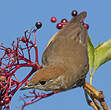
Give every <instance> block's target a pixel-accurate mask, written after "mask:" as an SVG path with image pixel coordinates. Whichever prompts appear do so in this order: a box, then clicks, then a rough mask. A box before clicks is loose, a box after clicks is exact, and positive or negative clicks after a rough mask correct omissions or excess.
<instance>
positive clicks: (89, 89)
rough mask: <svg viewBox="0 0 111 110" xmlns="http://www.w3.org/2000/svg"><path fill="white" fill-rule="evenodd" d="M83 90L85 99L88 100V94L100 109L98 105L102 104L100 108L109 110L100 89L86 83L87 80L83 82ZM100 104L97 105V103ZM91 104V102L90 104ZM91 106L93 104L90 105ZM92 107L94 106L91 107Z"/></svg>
mask: <svg viewBox="0 0 111 110" xmlns="http://www.w3.org/2000/svg"><path fill="white" fill-rule="evenodd" d="M83 88H84V91H85V96H86V100H88V95H89V96H90V98H91V99H92V101H93V104H94V105H95V106H96V107H97V108H98V109H99V110H102V109H101V107H100V105H101V106H102V108H103V109H104V110H109V107H108V105H107V104H106V102H105V100H104V94H103V92H102V91H98V90H96V89H95V88H94V87H93V86H92V85H90V84H88V83H87V82H85V84H84V86H83ZM98 102H99V103H100V105H99V103H98ZM90 105H91V104H90ZM92 107H93V106H92ZM93 108H94V107H93Z"/></svg>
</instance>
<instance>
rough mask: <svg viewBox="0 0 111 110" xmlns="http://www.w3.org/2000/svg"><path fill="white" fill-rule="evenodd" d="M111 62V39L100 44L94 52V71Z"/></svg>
mask: <svg viewBox="0 0 111 110" xmlns="http://www.w3.org/2000/svg"><path fill="white" fill-rule="evenodd" d="M109 60H111V39H110V40H108V41H106V42H104V43H103V44H99V45H98V46H97V47H96V48H95V52H94V65H93V66H94V70H97V69H98V68H99V67H100V66H101V65H102V64H104V63H105V62H107V61H109Z"/></svg>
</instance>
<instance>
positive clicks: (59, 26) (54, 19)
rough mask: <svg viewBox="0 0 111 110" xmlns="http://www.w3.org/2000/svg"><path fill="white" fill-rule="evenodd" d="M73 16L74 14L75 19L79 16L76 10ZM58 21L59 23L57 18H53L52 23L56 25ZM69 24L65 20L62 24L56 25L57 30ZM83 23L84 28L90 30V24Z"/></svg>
mask: <svg viewBox="0 0 111 110" xmlns="http://www.w3.org/2000/svg"><path fill="white" fill-rule="evenodd" d="M71 14H72V16H73V17H75V16H77V15H78V12H77V11H76V10H73V11H72V13H71ZM56 21H57V18H56V17H51V22H52V23H55V22H56ZM67 23H68V20H67V19H65V18H64V19H62V20H61V22H59V23H58V24H57V25H56V28H57V29H62V28H63V27H64V26H65V25H66V24H67ZM82 23H83V26H84V27H85V28H86V29H88V28H89V25H88V24H85V23H84V22H83V21H82Z"/></svg>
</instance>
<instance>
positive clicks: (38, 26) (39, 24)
mask: <svg viewBox="0 0 111 110" xmlns="http://www.w3.org/2000/svg"><path fill="white" fill-rule="evenodd" d="M35 26H36V28H37V29H40V28H41V27H42V23H41V22H40V21H38V22H36V24H35Z"/></svg>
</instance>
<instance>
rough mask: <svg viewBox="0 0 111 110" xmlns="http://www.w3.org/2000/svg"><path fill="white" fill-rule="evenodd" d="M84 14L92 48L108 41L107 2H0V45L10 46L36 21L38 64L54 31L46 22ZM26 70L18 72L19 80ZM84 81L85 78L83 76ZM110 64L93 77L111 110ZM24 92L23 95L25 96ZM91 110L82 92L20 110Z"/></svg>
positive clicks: (15, 103) (110, 4)
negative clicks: (72, 12) (37, 28)
mask: <svg viewBox="0 0 111 110" xmlns="http://www.w3.org/2000/svg"><path fill="white" fill-rule="evenodd" d="M74 9H76V10H77V11H78V12H81V11H84V10H85V11H87V13H88V15H87V19H86V20H85V22H87V23H88V24H89V26H90V27H89V30H88V32H89V35H90V36H91V39H92V42H93V44H94V45H95V46H97V44H98V43H101V42H104V41H107V40H108V39H110V38H111V12H110V11H111V1H110V0H92V1H90V0H67V1H65V0H64V1H63V0H55V1H52V0H7V1H6V0H0V42H3V43H4V44H6V45H10V44H11V42H12V40H16V38H17V37H18V36H21V35H22V34H23V32H24V30H25V29H29V28H31V27H33V26H34V25H35V22H36V21H38V20H40V21H41V22H42V23H43V27H42V28H41V30H40V31H39V32H38V33H37V35H38V43H39V44H38V46H39V47H38V48H39V61H40V63H41V56H42V53H43V51H44V49H45V46H46V44H47V42H48V40H49V39H50V38H51V36H52V35H53V34H55V33H56V32H57V31H58V30H57V29H56V25H55V24H52V23H51V22H50V17H52V16H56V17H57V18H58V19H59V20H61V19H62V18H67V19H68V20H69V19H71V11H72V10H74ZM25 73H27V70H24V71H19V77H22V75H23V74H25ZM87 77H88V75H87ZM110 83H111V61H110V62H108V63H106V64H104V65H102V66H101V67H100V68H99V69H98V70H97V71H96V73H95V75H94V81H93V84H94V87H96V88H97V89H99V90H103V91H104V95H105V100H106V102H107V103H108V105H109V106H110V107H111V94H110V93H111V87H110ZM26 92H28V91H25V93H26ZM23 93H24V92H20V91H18V92H17V93H16V94H15V96H14V97H13V99H12V102H11V110H20V108H19V107H20V106H21V104H22V101H20V95H21V94H23ZM35 109H36V110H89V109H90V110H92V109H91V108H90V107H89V106H88V105H87V103H86V101H85V97H84V92H83V89H82V88H76V89H73V90H70V91H67V92H63V93H60V94H56V95H53V96H51V97H48V98H46V99H43V100H41V101H39V102H37V103H35V104H32V105H30V106H27V107H26V108H25V109H24V110H35Z"/></svg>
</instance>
